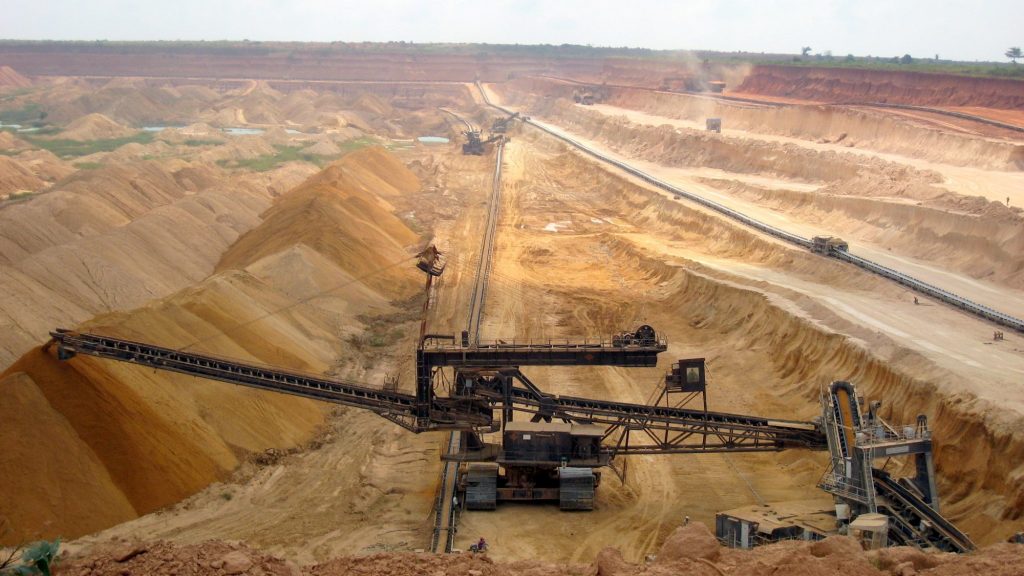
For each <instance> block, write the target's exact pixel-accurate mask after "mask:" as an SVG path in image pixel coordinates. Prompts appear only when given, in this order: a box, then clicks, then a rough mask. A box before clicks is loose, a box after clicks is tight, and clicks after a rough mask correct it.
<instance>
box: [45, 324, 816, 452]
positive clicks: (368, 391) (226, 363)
mask: <svg viewBox="0 0 1024 576" xmlns="http://www.w3.org/2000/svg"><path fill="white" fill-rule="evenodd" d="M51 336H52V337H53V340H54V341H55V342H57V343H58V344H59V346H60V353H61V354H62V355H64V356H65V357H69V356H72V355H74V354H84V355H88V356H97V357H101V358H108V359H112V360H119V361H122V362H129V363H133V364H138V365H141V366H147V367H151V368H156V369H160V370H168V371H172V372H178V373H181V374H187V375H190V376H197V377H201V378H208V379H211V380H219V381H221V382H227V383H229V384H238V385H243V386H249V387H253V388H260V389H264V390H270V391H273V392H281V393H285V394H292V395H296V396H301V397H303V398H310V399H314V400H322V401H326V402H334V403H337V404H344V405H346V406H354V407H357V408H363V409H366V410H370V411H372V412H375V413H377V414H380V415H382V416H386V417H389V419H391V420H393V421H396V422H398V423H399V424H402V425H405V426H406V427H407V428H409V429H410V430H412V431H414V432H425V431H430V430H464V429H468V428H470V427H472V426H474V425H481V426H482V425H486V424H487V423H486V422H483V421H480V422H475V421H474V420H473V415H474V413H467V412H466V411H465V410H464V406H463V404H462V402H463V401H462V400H460V399H457V398H441V397H435V398H434V399H433V400H432V406H431V408H432V410H433V414H432V417H431V420H432V422H431V424H430V425H425V426H413V425H407V424H408V423H409V422H415V420H402V421H400V420H401V418H403V417H405V418H408V417H410V416H411V415H412V414H413V413H414V410H415V407H416V402H417V400H416V397H415V396H413V395H411V394H403V393H399V392H391V391H386V390H381V389H376V388H371V387H369V386H365V385H360V384H354V383H350V382H346V381H341V380H329V379H326V378H323V377H319V376H314V375H310V374H303V373H300V372H291V371H284V370H278V369H274V368H268V367H265V366H259V365H255V364H249V363H244V362H239V361H235V360H229V359H224V358H217V357H213V356H206V355H202V354H195V353H189V352H180V351H178V350H174V349H171V348H163V347H160V346H154V345H151V344H143V343H141V342H134V341H131V340H125V339H120V338H113V337H109V336H101V335H96V334H88V333H81V332H74V331H70V330H57V331H54V332H52V333H51ZM519 377H520V378H521V379H522V380H524V382H527V383H528V382H529V381H528V380H526V379H525V376H522V375H521V374H520V375H519ZM510 398H511V400H512V402H513V404H514V407H515V409H516V410H519V411H521V412H527V413H532V414H541V415H550V416H553V417H554V418H568V419H575V420H577V421H592V422H594V423H598V424H607V425H616V424H628V425H630V426H633V427H636V428H638V429H639V428H644V427H647V428H648V429H655V428H656V429H658V430H665V429H666V428H667V429H668V430H669V431H670V432H673V433H680V434H683V433H685V434H704V433H707V434H710V435H715V436H717V437H720V438H723V439H725V442H724V444H723V446H721V448H728V446H727V445H728V444H730V442H729V440H732V442H731V443H732V444H736V443H740V442H748V441H752V440H754V439H763V440H765V441H766V442H767V444H765V445H763V447H762V449H769V448H770V444H771V443H772V442H775V443H783V444H785V445H786V446H796V445H799V446H804V447H810V448H819V447H822V446H824V437H823V436H822V434H821V433H820V432H819V431H818V430H817V429H816V428H815V427H814V426H813V425H812V424H810V423H807V422H790V421H785V420H774V419H766V418H760V417H752V416H744V415H738V414H724V413H717V412H704V411H701V410H687V409H684V408H673V407H668V406H650V405H644V404H632V403H627V402H615V401H610V400H596V399H589V398H578V397H574V396H561V395H558V396H555V395H543V394H538V392H537V389H536V387H535V386H532V384H528V387H525V388H524V387H518V386H516V387H512V389H511V391H510ZM495 402H497V400H495ZM443 423H449V424H443ZM638 450H641V448H638ZM643 450H645V451H647V452H649V453H669V452H673V451H674V450H672V449H663V450H658V449H654V450H650V449H643ZM703 451H712V450H710V449H709V450H703Z"/></svg>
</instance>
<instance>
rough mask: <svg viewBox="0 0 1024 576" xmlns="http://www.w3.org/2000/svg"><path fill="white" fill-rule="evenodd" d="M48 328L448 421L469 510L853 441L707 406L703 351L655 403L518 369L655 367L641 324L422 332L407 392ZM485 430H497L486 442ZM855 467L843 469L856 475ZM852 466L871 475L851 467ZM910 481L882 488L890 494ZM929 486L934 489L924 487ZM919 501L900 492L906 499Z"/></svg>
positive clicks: (126, 355)
mask: <svg viewBox="0 0 1024 576" xmlns="http://www.w3.org/2000/svg"><path fill="white" fill-rule="evenodd" d="M420 256H421V258H420V261H419V262H418V263H417V266H418V267H419V268H420V269H421V270H424V272H426V274H427V276H428V282H427V286H428V288H429V286H430V280H431V279H432V278H434V277H435V276H436V275H440V274H441V273H442V271H443V269H444V265H443V261H441V260H440V258H441V255H440V254H439V253H437V252H436V250H435V251H433V252H424V253H422V254H421V255H420ZM424 326H425V324H424ZM50 335H51V337H52V339H51V341H50V342H49V343H48V344H47V346H46V348H47V349H49V348H50V347H51V346H53V345H56V353H57V356H58V358H59V359H60V360H72V359H73V358H74V357H75V356H77V355H88V356H94V357H99V358H106V359H111V360H117V361H121V362H129V363H133V364H137V365H140V366H145V367H149V368H153V369H158V370H167V371H171V372H178V373H181V374H188V375H191V376H195V377H200V378H204V379H208V380H218V381H221V382H226V383H229V384H236V385H241V386H248V387H252V388H259V389H263V390H269V391H273V392H278V393H283V394H292V395H296V396H300V397H304V398H310V399H314V400H320V401H325V402H333V403H336V404H340V405H344V406H351V407H356V408H360V409H364V410H368V411H371V412H373V413H376V414H378V415H379V416H381V417H382V418H385V419H387V420H389V421H390V422H393V423H395V424H397V425H399V426H401V427H403V428H405V429H406V430H409V431H411V432H414V433H422V432H433V431H454V432H457V433H459V434H460V435H461V439H462V442H461V443H460V448H459V450H458V451H456V452H453V453H450V454H447V455H445V456H444V458H445V459H447V460H450V461H456V462H459V463H460V468H462V473H461V474H460V477H459V479H458V485H459V487H460V488H461V490H462V501H463V502H465V504H466V507H467V508H469V509H476V510H487V509H493V508H495V507H496V506H497V504H498V503H499V502H506V501H555V502H558V504H559V506H560V508H561V509H563V510H591V509H593V507H594V495H595V489H596V488H597V486H598V484H599V481H600V471H601V469H602V468H605V467H609V466H612V465H613V463H614V462H615V461H616V459H617V458H619V457H624V456H632V455H638V454H693V453H712V452H730V453H732V452H767V451H778V450H784V449H793V448H796V449H812V450H819V449H820V450H824V449H826V448H832V447H833V444H835V443H842V442H843V440H842V438H845V441H846V445H847V446H849V445H850V441H851V440H850V439H851V438H854V440H855V439H856V436H853V437H850V436H849V435H845V436H844V435H842V434H840V432H842V431H843V430H845V429H844V428H843V426H844V425H843V424H840V425H835V424H834V423H833V422H832V421H826V422H824V423H820V422H797V421H789V420H775V419H768V418H763V417H757V416H747V415H738V414H726V413H719V412H713V411H709V410H708V408H707V397H706V372H705V365H704V360H703V359H700V358H697V359H686V360H681V361H679V362H678V363H676V364H674V365H673V367H672V370H671V372H669V373H668V374H667V375H666V377H665V381H664V386H663V387H662V389H661V395H660V396H659V398H658V399H657V400H656V401H655V402H654V403H653V404H636V403H628V402H620V401H615V400H609V399H597V398H585V397H577V396H567V395H561V394H552V393H549V392H545V391H544V390H543V389H542V388H541V387H540V386H538V385H537V384H535V383H534V382H533V381H532V380H530V379H529V378H528V377H527V376H526V374H525V373H524V372H523V370H522V368H523V367H527V366H567V367H574V366H576V367H578V366H619V367H654V366H656V364H657V357H658V355H659V354H661V353H663V352H665V351H666V349H667V343H666V341H665V340H664V339H662V338H660V337H659V336H658V334H657V333H656V332H655V330H654V329H653V328H652V327H650V326H641V327H640V328H639V329H637V330H634V331H627V332H621V333H618V334H615V335H614V336H612V337H610V338H604V339H577V340H569V339H566V340H544V341H515V340H512V341H504V340H498V341H494V342H474V343H468V342H466V341H458V342H457V341H456V338H455V337H454V336H453V335H447V334H428V333H426V332H425V331H423V330H421V336H420V339H419V342H418V345H417V347H416V350H415V361H416V381H415V390H413V391H412V393H406V392H401V391H398V390H397V388H396V387H388V386H384V387H377V386H371V385H367V384H365V383H359V382H353V381H349V380H341V379H333V378H326V377H323V376H320V375H315V374H306V373H302V372H297V371H291V370H283V369H279V368H272V367H267V366H261V365H257V364H249V363H244V362H238V361H236V360H231V359H226V358H220V357H217V356H213V355H206V354H197V353H191V352H184V351H181V350H176V349H172V348H166V347H162V346H157V345H155V344H150V343H144V342H136V341H131V340H126V339H122V338H114V337H110V336H104V335H100V334H90V333H84V332H78V331H74V330H66V329H57V330H55V331H53V332H51V334H50ZM697 397H701V398H703V405H702V406H695V407H690V404H692V403H693V400H694V399H695V398H697ZM846 405H847V406H854V405H855V402H854V403H852V404H851V403H849V402H847V403H846ZM843 417H844V418H846V416H843ZM843 422H846V420H844V421H843ZM829 426H832V427H831V428H829ZM836 431H840V432H836ZM837 434H839V435H837ZM489 435H496V436H498V438H499V440H498V441H496V442H491V441H487V440H486V438H487V437H488V436H489ZM929 446H930V445H929ZM463 463H464V464H465V465H464V466H462V464H463ZM844 470H845V468H844ZM857 470H858V469H853V473H854V474H858V473H859V472H857ZM622 472H623V473H624V472H625V467H624V466H623V470H622ZM861 477H863V478H868V476H865V475H864V474H862V473H860V475H859V476H858V478H861ZM873 478H880V477H873ZM873 485H875V486H877V483H876V484H873ZM909 490H911V489H910V488H906V489H905V490H900V489H899V488H897V487H893V488H892V491H893V492H897V491H899V492H901V493H902V492H904V491H909ZM929 490H931V492H929V494H934V487H929ZM912 496H913V494H912ZM919 500H920V498H919V499H918V500H914V499H913V498H910V499H909V500H908V499H904V500H901V501H900V502H901V505H903V506H909V507H914V506H915V505H919ZM926 500H927V499H926ZM908 502H909V504H908ZM892 506H895V504H893V505H892ZM935 514H937V508H936V510H935ZM906 517H907V518H910V517H911V516H910V515H906ZM929 518H933V516H929ZM908 522H909V520H908ZM909 538H910V537H908V539H909ZM908 541H909V540H908Z"/></svg>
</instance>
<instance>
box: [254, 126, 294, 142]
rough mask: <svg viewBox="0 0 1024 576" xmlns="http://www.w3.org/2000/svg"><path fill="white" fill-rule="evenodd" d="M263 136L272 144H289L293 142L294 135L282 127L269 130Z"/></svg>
mask: <svg viewBox="0 0 1024 576" xmlns="http://www.w3.org/2000/svg"><path fill="white" fill-rule="evenodd" d="M261 136H262V137H263V139H264V140H266V141H267V142H270V143H271V144H288V143H289V142H291V140H292V135H291V134H289V133H288V132H287V130H285V129H284V128H282V127H280V126H274V127H273V128H268V129H267V130H266V131H265V132H264V133H263V134H261Z"/></svg>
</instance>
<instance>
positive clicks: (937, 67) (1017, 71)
mask: <svg viewBox="0 0 1024 576" xmlns="http://www.w3.org/2000/svg"><path fill="white" fill-rule="evenodd" d="M740 56H741V57H742V55H740ZM1007 57H1010V55H1009V52H1007ZM715 60H717V59H715ZM752 62H753V63H755V64H778V65H783V66H814V67H823V68H855V69H859V70H893V71H899V72H925V73H931V74H955V75H957V76H975V77H989V78H1010V79H1015V78H1019V79H1024V67H1022V66H1017V65H1016V64H1010V63H1003V62H957V61H954V60H941V59H939V57H938V54H936V55H935V57H934V58H914V57H913V56H911V55H910V54H904V55H903V56H890V57H883V56H854V55H853V54H847V55H846V56H845V57H842V58H836V57H834V56H832V53H831V52H828V51H826V52H824V53H820V54H810V53H809V48H808V47H807V46H805V47H804V48H803V49H801V55H800V56H789V57H786V56H783V55H779V54H775V55H772V57H771V58H769V59H753V60H752Z"/></svg>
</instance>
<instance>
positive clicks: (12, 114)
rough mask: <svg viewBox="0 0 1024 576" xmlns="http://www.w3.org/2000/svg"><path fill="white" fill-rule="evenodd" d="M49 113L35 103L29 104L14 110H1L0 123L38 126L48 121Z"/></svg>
mask: <svg viewBox="0 0 1024 576" xmlns="http://www.w3.org/2000/svg"><path fill="white" fill-rule="evenodd" d="M46 116H47V113H46V111H44V110H42V109H41V108H40V107H39V104H37V103H35V102H29V103H28V104H25V105H24V106H22V107H21V108H16V109H14V110H0V122H2V123H4V124H21V125H22V126H27V125H29V124H32V125H36V124H37V123H41V122H42V121H43V120H45V119H46Z"/></svg>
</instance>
